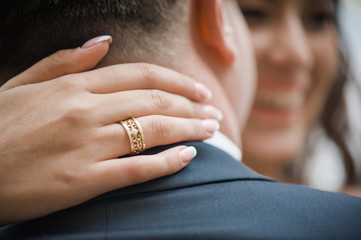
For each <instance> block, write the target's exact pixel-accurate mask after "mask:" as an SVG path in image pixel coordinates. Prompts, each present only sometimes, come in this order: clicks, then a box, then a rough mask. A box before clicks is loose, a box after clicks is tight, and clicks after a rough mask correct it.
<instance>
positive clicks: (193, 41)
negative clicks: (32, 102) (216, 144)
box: [0, 0, 254, 143]
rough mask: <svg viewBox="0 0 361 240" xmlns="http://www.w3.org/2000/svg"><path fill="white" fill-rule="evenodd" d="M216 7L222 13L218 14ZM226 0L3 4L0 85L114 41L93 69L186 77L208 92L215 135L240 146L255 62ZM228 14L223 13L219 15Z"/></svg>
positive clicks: (242, 28) (74, 0)
mask: <svg viewBox="0 0 361 240" xmlns="http://www.w3.org/2000/svg"><path fill="white" fill-rule="evenodd" d="M222 4H223V5H224V8H223V9H222ZM234 4H235V3H234V2H233V1H231V0H227V1H223V2H222V3H221V1H216V0H197V1H176V0H156V1H142V0H117V1H114V0H113V1H112V0H98V1H95V0H93V1H91V0H88V1H86V0H53V1H45V0H44V1H42V0H27V1H23V3H22V5H19V2H18V1H17V5H15V3H11V2H10V1H8V2H7V3H3V5H4V6H2V7H1V10H0V11H1V12H0V15H1V16H2V17H1V18H2V21H1V23H0V29H1V35H2V36H6V37H7V38H6V39H3V40H0V49H1V55H2V58H1V60H0V61H1V64H0V66H1V67H0V78H1V79H0V80H1V81H4V80H5V79H9V78H10V77H11V76H13V75H15V74H17V73H19V72H20V71H22V70H24V69H25V68H27V67H29V66H31V65H32V64H34V63H35V62H36V61H38V60H40V59H41V58H43V57H45V56H48V55H50V54H51V53H53V52H55V51H57V50H59V49H66V48H74V47H76V46H80V45H81V44H82V43H83V42H85V41H86V40H88V39H90V38H92V37H94V36H98V35H103V34H109V35H112V36H113V44H112V47H111V50H110V52H109V54H108V55H107V56H106V58H105V59H104V60H103V61H102V62H101V64H100V65H99V66H104V65H111V64H117V63H124V62H149V63H154V64H159V65H162V66H166V67H170V68H172V69H175V70H177V71H179V72H182V73H184V74H187V75H190V76H192V77H194V78H195V79H197V80H198V81H200V82H203V83H204V84H206V85H207V86H208V87H209V88H211V90H212V91H213V94H214V97H213V99H212V100H211V103H212V104H214V105H216V106H218V107H219V108H220V109H222V111H223V113H224V121H223V124H222V125H221V131H223V132H224V133H225V134H226V135H228V136H229V137H231V139H232V140H234V141H235V142H237V143H239V142H240V139H239V138H240V132H241V129H242V128H243V124H244V121H245V119H246V116H247V115H248V109H249V107H250V99H251V96H252V94H253V87H254V86H253V84H252V81H253V72H254V71H253V70H254V69H253V58H252V55H251V53H250V51H251V47H250V46H249V39H248V36H247V33H246V31H245V25H244V23H243V20H242V19H241V18H240V17H239V13H238V11H239V10H238V8H237V5H234ZM224 13H226V15H225V14H224Z"/></svg>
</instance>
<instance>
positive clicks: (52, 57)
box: [47, 50, 66, 65]
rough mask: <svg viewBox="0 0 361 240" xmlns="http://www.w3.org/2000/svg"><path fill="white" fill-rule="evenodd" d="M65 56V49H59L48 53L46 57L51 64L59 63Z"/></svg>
mask: <svg viewBox="0 0 361 240" xmlns="http://www.w3.org/2000/svg"><path fill="white" fill-rule="evenodd" d="M65 56H66V51H65V50H59V51H57V52H56V53H54V54H52V55H50V56H48V57H47V59H48V60H49V61H50V62H51V63H53V64H56V65H57V64H60V63H62V61H63V59H64V57H65Z"/></svg>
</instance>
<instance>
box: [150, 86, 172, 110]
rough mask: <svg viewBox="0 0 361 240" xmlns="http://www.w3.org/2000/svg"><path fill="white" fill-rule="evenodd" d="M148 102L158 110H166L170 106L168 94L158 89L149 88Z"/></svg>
mask: <svg viewBox="0 0 361 240" xmlns="http://www.w3.org/2000/svg"><path fill="white" fill-rule="evenodd" d="M150 102H151V103H153V104H154V105H155V106H156V107H157V108H159V109H160V110H167V109H168V108H169V107H170V106H171V100H170V99H169V96H168V95H167V94H165V93H164V92H162V91H160V90H155V89H152V90H150Z"/></svg>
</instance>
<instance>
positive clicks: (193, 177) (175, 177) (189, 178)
mask: <svg viewBox="0 0 361 240" xmlns="http://www.w3.org/2000/svg"><path fill="white" fill-rule="evenodd" d="M181 144H182V145H187V146H194V147H195V148H196V149H197V156H196V157H195V158H194V159H193V160H192V161H191V162H190V163H189V164H188V165H187V166H186V167H185V168H184V169H182V170H181V171H179V172H177V173H175V174H172V175H169V176H165V177H161V178H158V179H155V180H152V181H149V182H146V183H141V184H137V185H133V186H129V187H125V188H122V189H118V190H115V191H112V192H109V193H106V194H103V195H101V196H99V197H97V198H96V199H99V198H108V197H114V196H124V195H132V194H140V193H146V192H154V191H167V190H172V189H177V188H185V187H191V186H197V185H203V184H210V183H216V182H224V181H235V180H260V181H273V180H271V179H269V178H266V177H264V176H262V175H259V174H257V173H255V172H254V171H252V170H251V169H249V168H247V167H246V166H245V165H244V164H242V163H240V162H238V161H236V160H235V159H234V158H233V157H231V156H230V155H228V154H227V153H225V152H224V151H222V150H220V149H218V148H216V147H213V146H211V145H209V144H206V143H203V142H186V143H178V144H175V145H181ZM175 145H169V146H161V147H156V148H152V149H149V150H147V151H146V152H145V153H144V154H147V155H149V154H156V153H158V152H161V151H163V150H165V149H167V148H169V147H173V146H175Z"/></svg>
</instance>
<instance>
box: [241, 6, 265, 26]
mask: <svg viewBox="0 0 361 240" xmlns="http://www.w3.org/2000/svg"><path fill="white" fill-rule="evenodd" d="M241 11H242V13H243V15H244V17H245V19H246V20H247V22H248V23H260V22H263V21H265V20H267V17H268V15H267V13H266V12H265V11H263V10H260V9H252V8H249V9H247V8H241Z"/></svg>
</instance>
